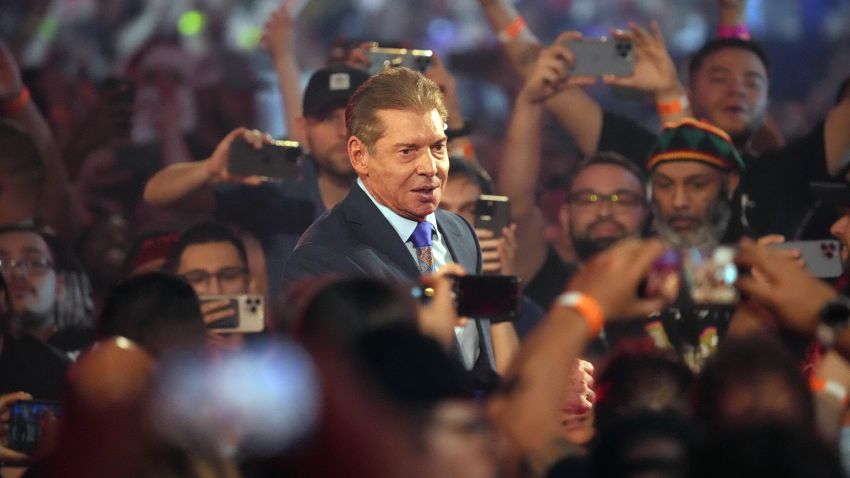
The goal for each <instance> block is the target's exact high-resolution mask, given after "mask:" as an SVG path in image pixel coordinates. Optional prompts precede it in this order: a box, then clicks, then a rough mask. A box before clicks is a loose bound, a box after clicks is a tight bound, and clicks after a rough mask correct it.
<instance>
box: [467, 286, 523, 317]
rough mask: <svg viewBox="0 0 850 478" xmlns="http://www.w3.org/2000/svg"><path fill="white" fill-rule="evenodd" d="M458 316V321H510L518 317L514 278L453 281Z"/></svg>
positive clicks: (516, 287)
mask: <svg viewBox="0 0 850 478" xmlns="http://www.w3.org/2000/svg"><path fill="white" fill-rule="evenodd" d="M454 293H455V298H456V301H457V314H458V315H459V316H461V317H474V318H479V319H490V320H491V321H494V322H506V321H513V320H515V319H516V318H517V316H518V314H519V303H520V289H519V278H518V277H517V276H504V275H468V276H458V277H455V283H454Z"/></svg>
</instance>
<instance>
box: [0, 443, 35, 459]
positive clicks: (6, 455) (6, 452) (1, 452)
mask: <svg viewBox="0 0 850 478" xmlns="http://www.w3.org/2000/svg"><path fill="white" fill-rule="evenodd" d="M30 460H31V457H30V456H29V455H27V454H25V453H21V452H19V451H16V450H12V449H11V448H6V447H5V446H0V461H8V462H27V461H30Z"/></svg>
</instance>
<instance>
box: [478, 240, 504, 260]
mask: <svg viewBox="0 0 850 478" xmlns="http://www.w3.org/2000/svg"><path fill="white" fill-rule="evenodd" d="M498 247H499V245H498V243H497V244H496V245H495V246H494V247H493V249H491V250H487V251H485V250H484V248H482V250H481V260H483V261H484V262H491V261H494V262H498V261H499V260H500V259H501V258H502V254H501V253H500V252H499V249H498Z"/></svg>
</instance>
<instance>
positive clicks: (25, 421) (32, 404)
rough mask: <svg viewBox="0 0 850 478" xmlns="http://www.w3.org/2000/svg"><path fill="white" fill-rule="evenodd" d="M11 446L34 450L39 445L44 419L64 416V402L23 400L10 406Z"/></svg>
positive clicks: (9, 436) (28, 450)
mask: <svg viewBox="0 0 850 478" xmlns="http://www.w3.org/2000/svg"><path fill="white" fill-rule="evenodd" d="M9 411H10V417H9V435H8V437H7V438H8V445H9V448H11V449H13V450H17V451H20V452H25V453H29V452H33V451H35V450H36V447H37V446H38V440H39V437H40V436H41V430H42V428H43V424H44V421H45V420H47V419H49V418H51V416H52V418H59V417H61V416H62V404H61V403H59V402H52V401H45V400H22V401H19V402H15V403H13V404H12V406H11V407H9Z"/></svg>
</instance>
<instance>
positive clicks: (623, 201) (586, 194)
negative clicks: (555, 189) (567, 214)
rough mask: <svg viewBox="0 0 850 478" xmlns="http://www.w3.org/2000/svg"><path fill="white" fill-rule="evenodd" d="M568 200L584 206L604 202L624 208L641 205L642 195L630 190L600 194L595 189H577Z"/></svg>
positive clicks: (597, 204)
mask: <svg viewBox="0 0 850 478" xmlns="http://www.w3.org/2000/svg"><path fill="white" fill-rule="evenodd" d="M569 200H570V203H571V204H574V205H576V206H584V207H591V206H599V205H601V204H602V203H605V202H609V203H611V204H612V205H613V206H619V207H624V208H634V207H640V206H643V196H641V195H640V194H638V193H634V192H631V191H617V192H615V193H611V194H602V193H598V192H595V191H578V192H575V193H572V194H570V196H569Z"/></svg>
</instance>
